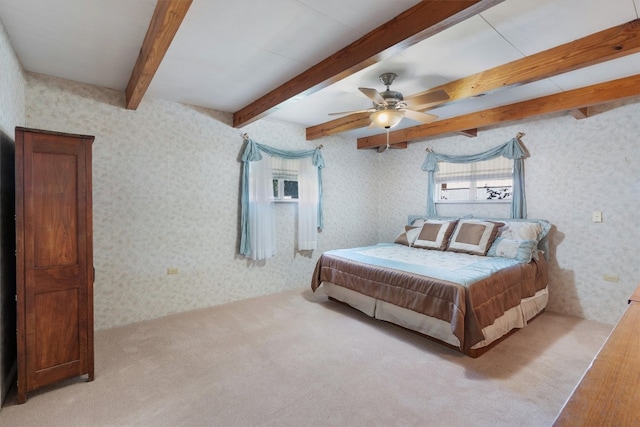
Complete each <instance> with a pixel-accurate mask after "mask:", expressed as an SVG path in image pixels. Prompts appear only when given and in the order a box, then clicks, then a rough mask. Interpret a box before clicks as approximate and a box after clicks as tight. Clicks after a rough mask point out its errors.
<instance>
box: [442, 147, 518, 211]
mask: <svg viewBox="0 0 640 427" xmlns="http://www.w3.org/2000/svg"><path fill="white" fill-rule="evenodd" d="M435 180H436V192H435V197H436V200H435V202H436V203H447V202H458V203H470V202H500V201H503V202H504V201H509V202H510V201H511V198H512V195H513V160H510V159H507V158H505V157H502V156H500V157H496V158H493V159H490V160H485V161H479V162H471V163H447V162H438V172H436V179H435Z"/></svg>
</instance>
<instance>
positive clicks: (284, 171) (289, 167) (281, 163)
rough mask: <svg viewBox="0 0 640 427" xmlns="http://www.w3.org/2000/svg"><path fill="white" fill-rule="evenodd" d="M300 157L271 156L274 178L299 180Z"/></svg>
mask: <svg viewBox="0 0 640 427" xmlns="http://www.w3.org/2000/svg"><path fill="white" fill-rule="evenodd" d="M299 162H300V160H299V159H285V158H283V157H271V169H272V171H273V179H286V180H288V181H297V180H298V164H299Z"/></svg>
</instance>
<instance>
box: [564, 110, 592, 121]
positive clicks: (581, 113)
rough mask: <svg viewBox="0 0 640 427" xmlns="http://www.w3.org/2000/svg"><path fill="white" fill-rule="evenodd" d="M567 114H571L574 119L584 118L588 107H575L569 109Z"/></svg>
mask: <svg viewBox="0 0 640 427" xmlns="http://www.w3.org/2000/svg"><path fill="white" fill-rule="evenodd" d="M569 114H571V115H572V116H573V117H574V118H575V119H576V120H582V119H586V118H587V117H589V107H585V108H576V109H575V110H571V111H569Z"/></svg>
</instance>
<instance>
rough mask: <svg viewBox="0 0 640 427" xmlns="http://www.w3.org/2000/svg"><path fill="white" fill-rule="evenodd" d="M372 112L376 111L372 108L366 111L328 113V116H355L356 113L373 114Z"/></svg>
mask: <svg viewBox="0 0 640 427" xmlns="http://www.w3.org/2000/svg"><path fill="white" fill-rule="evenodd" d="M374 111H376V110H375V109H373V108H368V109H366V110H354V111H341V112H338V113H329V115H330V116H339V115H343V114H356V113H373V112H374Z"/></svg>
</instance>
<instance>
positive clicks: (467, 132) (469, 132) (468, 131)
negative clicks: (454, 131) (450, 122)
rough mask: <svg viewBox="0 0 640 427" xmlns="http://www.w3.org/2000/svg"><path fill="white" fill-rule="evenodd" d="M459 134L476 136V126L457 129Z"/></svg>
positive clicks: (469, 136)
mask: <svg viewBox="0 0 640 427" xmlns="http://www.w3.org/2000/svg"><path fill="white" fill-rule="evenodd" d="M458 133H459V134H460V135H464V136H466V137H467V138H476V137H477V136H478V128H475V129H465V130H461V131H458Z"/></svg>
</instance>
